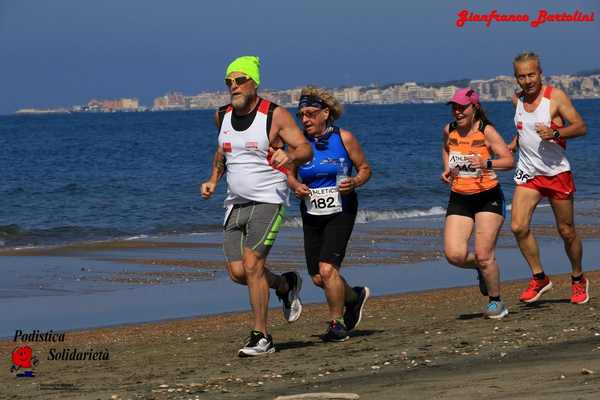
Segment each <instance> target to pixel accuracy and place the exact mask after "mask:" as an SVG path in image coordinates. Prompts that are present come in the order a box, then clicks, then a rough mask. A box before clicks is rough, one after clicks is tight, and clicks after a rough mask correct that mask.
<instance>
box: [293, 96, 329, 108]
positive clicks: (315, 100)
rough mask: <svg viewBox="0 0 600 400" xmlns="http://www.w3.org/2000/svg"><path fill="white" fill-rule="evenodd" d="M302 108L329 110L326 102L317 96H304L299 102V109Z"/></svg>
mask: <svg viewBox="0 0 600 400" xmlns="http://www.w3.org/2000/svg"><path fill="white" fill-rule="evenodd" d="M302 107H316V108H320V109H324V108H327V104H325V102H324V101H323V100H321V99H320V98H319V97H317V96H310V95H306V94H304V95H302V96H300V101H298V108H299V109H300V108H302Z"/></svg>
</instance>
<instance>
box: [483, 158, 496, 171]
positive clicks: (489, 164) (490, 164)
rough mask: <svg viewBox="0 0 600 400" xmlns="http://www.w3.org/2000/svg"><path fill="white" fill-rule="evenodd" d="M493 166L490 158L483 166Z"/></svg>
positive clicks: (489, 167)
mask: <svg viewBox="0 0 600 400" xmlns="http://www.w3.org/2000/svg"><path fill="white" fill-rule="evenodd" d="M493 167H494V166H493V165H492V159H491V158H488V160H487V161H486V162H485V168H486V169H492V168H493Z"/></svg>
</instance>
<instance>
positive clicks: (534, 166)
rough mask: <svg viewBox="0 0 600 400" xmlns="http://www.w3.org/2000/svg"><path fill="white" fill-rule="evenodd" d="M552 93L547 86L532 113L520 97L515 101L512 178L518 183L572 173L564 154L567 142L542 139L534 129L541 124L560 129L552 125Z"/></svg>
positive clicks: (550, 88) (550, 87)
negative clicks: (515, 159) (515, 147)
mask: <svg viewBox="0 0 600 400" xmlns="http://www.w3.org/2000/svg"><path fill="white" fill-rule="evenodd" d="M551 93H552V86H547V87H546V89H545V90H544V97H543V98H542V100H541V102H540V104H539V105H538V106H537V108H536V109H535V110H534V111H533V112H527V111H525V107H524V106H523V101H522V100H521V98H519V101H518V102H517V109H516V112H515V125H516V127H517V132H518V133H519V161H518V163H517V168H516V170H515V177H514V181H515V183H517V184H521V183H525V182H527V181H528V180H530V179H532V178H534V177H536V176H538V175H543V176H555V175H558V174H560V173H562V172H566V171H570V170H571V165H570V164H569V160H567V157H566V154H565V148H566V141H565V140H564V139H558V140H554V139H552V140H544V139H542V138H541V137H540V136H539V135H538V134H537V132H536V130H535V124H536V123H542V124H544V125H546V126H549V127H551V128H552V129H558V128H560V126H558V125H556V124H554V123H553V122H552V116H551V114H550V95H551Z"/></svg>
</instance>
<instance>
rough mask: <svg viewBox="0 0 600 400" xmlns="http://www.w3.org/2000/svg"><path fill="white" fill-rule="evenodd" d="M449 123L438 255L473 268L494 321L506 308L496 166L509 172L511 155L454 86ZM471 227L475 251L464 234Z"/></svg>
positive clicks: (474, 101)
mask: <svg viewBox="0 0 600 400" xmlns="http://www.w3.org/2000/svg"><path fill="white" fill-rule="evenodd" d="M448 104H450V105H452V115H453V117H454V121H452V122H451V123H449V124H446V126H445V127H444V130H443V143H442V162H443V166H444V171H443V172H442V175H441V179H442V181H444V182H445V183H447V184H448V185H450V188H451V192H450V200H449V201H448V208H447V211H446V221H445V226H444V254H445V256H446V259H447V260H448V262H449V263H450V264H452V265H455V266H457V267H460V268H471V269H475V270H477V274H478V278H479V289H480V291H481V294H482V295H484V296H489V303H488V304H487V306H486V308H485V311H484V315H485V316H486V317H487V318H494V319H500V318H503V317H504V316H506V315H507V314H508V309H507V308H506V306H505V305H504V303H503V302H502V300H501V299H500V273H499V269H498V264H497V262H496V257H495V248H496V240H497V238H498V233H499V232H500V228H501V227H502V223H503V222H504V213H505V206H504V195H503V194H502V190H501V188H500V184H499V182H498V177H497V176H496V173H495V171H496V170H510V169H512V168H513V164H514V159H513V156H512V153H511V152H510V150H509V149H508V146H507V145H506V143H505V142H504V140H503V139H502V136H500V134H499V133H498V131H496V129H495V128H494V126H493V125H492V123H491V122H490V121H489V120H488V118H487V116H486V114H485V111H484V110H483V108H482V107H481V104H479V95H478V94H477V93H476V92H475V91H474V90H472V89H469V88H464V89H458V90H457V91H456V92H455V93H454V96H452V99H451V100H450V101H449V102H448ZM473 228H475V251H473V252H469V238H470V237H471V235H472V233H473Z"/></svg>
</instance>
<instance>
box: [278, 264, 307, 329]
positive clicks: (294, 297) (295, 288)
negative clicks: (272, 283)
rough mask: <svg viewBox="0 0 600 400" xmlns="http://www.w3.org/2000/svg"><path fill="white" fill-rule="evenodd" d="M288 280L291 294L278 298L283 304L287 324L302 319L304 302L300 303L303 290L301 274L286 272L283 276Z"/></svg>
mask: <svg viewBox="0 0 600 400" xmlns="http://www.w3.org/2000/svg"><path fill="white" fill-rule="evenodd" d="M281 276H282V277H284V278H285V279H286V280H287V283H288V286H289V288H290V290H289V292H287V294H286V295H285V296H279V295H278V294H277V292H276V293H275V294H277V297H279V300H280V301H281V302H283V317H284V318H285V320H286V321H287V322H294V321H296V320H298V318H300V314H302V302H301V301H300V290H301V289H302V278H301V277H300V274H299V273H297V272H295V271H293V272H286V273H284V274H282V275H281Z"/></svg>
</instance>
